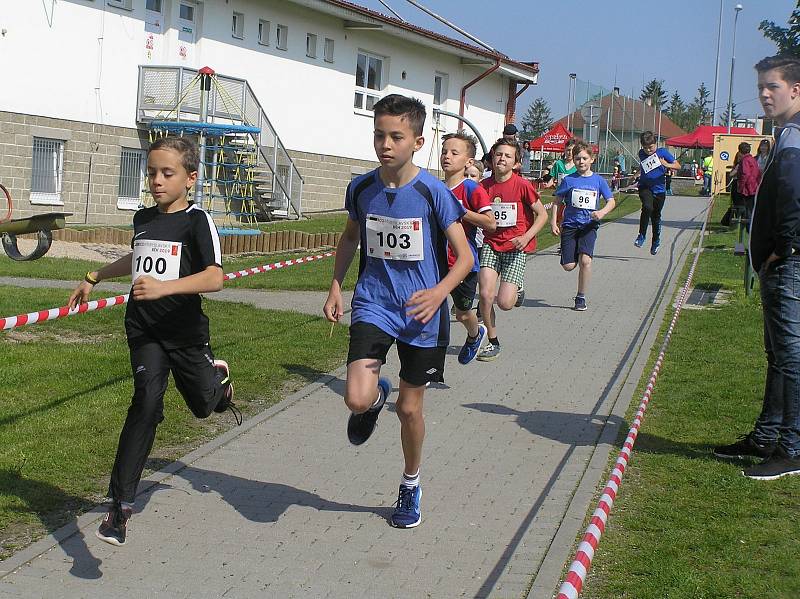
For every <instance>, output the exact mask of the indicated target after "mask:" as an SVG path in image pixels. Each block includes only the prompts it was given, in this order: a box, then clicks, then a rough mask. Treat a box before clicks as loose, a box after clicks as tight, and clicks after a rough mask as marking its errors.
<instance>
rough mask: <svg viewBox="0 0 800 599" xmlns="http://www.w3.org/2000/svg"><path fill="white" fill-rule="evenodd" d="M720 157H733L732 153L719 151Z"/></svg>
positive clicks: (726, 158)
mask: <svg viewBox="0 0 800 599" xmlns="http://www.w3.org/2000/svg"><path fill="white" fill-rule="evenodd" d="M719 157H720V158H721V159H722V160H729V159H730V157H731V155H730V154H728V153H727V152H720V153H719Z"/></svg>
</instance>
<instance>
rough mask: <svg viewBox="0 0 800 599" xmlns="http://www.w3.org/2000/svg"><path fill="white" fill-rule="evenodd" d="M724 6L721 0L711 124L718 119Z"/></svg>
mask: <svg viewBox="0 0 800 599" xmlns="http://www.w3.org/2000/svg"><path fill="white" fill-rule="evenodd" d="M722 4H723V0H719V25H718V26H717V61H716V63H714V101H713V102H712V103H711V124H712V125H713V124H714V121H715V120H716V119H717V87H718V86H719V45H720V42H721V41H722Z"/></svg>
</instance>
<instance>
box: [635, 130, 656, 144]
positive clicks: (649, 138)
mask: <svg viewBox="0 0 800 599" xmlns="http://www.w3.org/2000/svg"><path fill="white" fill-rule="evenodd" d="M639 143H640V144H642V147H644V146H652V145H653V144H654V143H656V136H655V134H653V132H652V131H644V132H643V133H642V134H641V135H640V136H639Z"/></svg>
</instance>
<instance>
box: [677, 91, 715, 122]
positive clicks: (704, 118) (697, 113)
mask: <svg viewBox="0 0 800 599" xmlns="http://www.w3.org/2000/svg"><path fill="white" fill-rule="evenodd" d="M710 97H711V92H709V91H708V88H707V87H706V84H705V82H703V83H701V84H700V87H698V88H697V95H696V96H695V97H694V99H693V100H692V103H691V104H689V106H688V107H687V108H686V118H685V120H684V122H683V123H682V124H681V127H683V128H684V129H686V130H688V131H691V130H692V129H694V128H695V127H697V126H698V125H710V124H712V123H711V111H710V110H709V109H708V104H709V102H710V100H709V98H710Z"/></svg>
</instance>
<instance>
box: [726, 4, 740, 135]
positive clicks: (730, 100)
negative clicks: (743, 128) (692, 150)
mask: <svg viewBox="0 0 800 599" xmlns="http://www.w3.org/2000/svg"><path fill="white" fill-rule="evenodd" d="M733 10H735V11H736V16H735V17H734V18H733V46H732V47H731V82H730V87H728V133H730V132H731V121H733V65H734V64H735V63H736V23H738V22H739V13H740V12H741V10H742V5H741V4H737V5H736V6H734V7H733Z"/></svg>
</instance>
